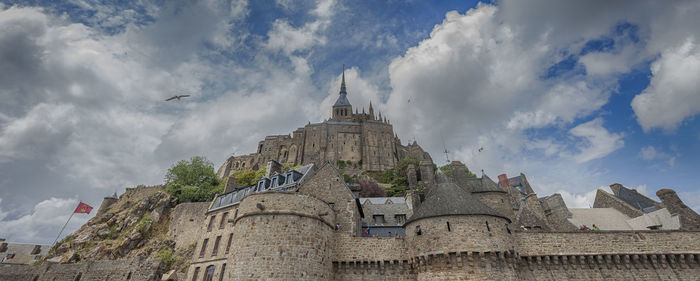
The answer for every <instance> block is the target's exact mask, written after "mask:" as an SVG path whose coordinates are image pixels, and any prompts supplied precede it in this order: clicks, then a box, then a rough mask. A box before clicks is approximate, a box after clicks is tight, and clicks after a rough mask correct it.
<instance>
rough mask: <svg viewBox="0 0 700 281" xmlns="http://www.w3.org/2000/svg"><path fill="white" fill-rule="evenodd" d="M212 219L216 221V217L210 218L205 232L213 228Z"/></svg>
mask: <svg viewBox="0 0 700 281" xmlns="http://www.w3.org/2000/svg"><path fill="white" fill-rule="evenodd" d="M214 219H216V215H213V216H211V218H209V225H208V226H207V232H209V231H211V229H212V228H214Z"/></svg>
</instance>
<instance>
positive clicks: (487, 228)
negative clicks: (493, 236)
mask: <svg viewBox="0 0 700 281" xmlns="http://www.w3.org/2000/svg"><path fill="white" fill-rule="evenodd" d="M486 230H488V231H489V232H491V227H490V226H489V222H488V221H487V222H486Z"/></svg>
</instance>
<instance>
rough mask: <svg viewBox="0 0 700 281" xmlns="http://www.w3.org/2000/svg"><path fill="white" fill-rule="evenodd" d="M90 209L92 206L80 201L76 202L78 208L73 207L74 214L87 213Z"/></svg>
mask: <svg viewBox="0 0 700 281" xmlns="http://www.w3.org/2000/svg"><path fill="white" fill-rule="evenodd" d="M90 211H92V206H90V205H88V204H85V203H83V202H80V204H78V208H75V211H73V213H74V214H89V213H90Z"/></svg>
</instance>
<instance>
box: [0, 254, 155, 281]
mask: <svg viewBox="0 0 700 281" xmlns="http://www.w3.org/2000/svg"><path fill="white" fill-rule="evenodd" d="M162 268H163V264H162V263H161V261H160V260H151V259H142V258H133V259H122V260H116V261H110V260H103V261H85V262H82V263H78V264H56V263H45V264H44V265H41V266H33V265H15V264H0V280H3V281H4V280H8V281H10V280H12V281H19V280H27V281H30V280H39V281H44V280H50V281H75V280H83V281H97V280H99V281H121V280H129V281H152V280H160V275H161V274H162Z"/></svg>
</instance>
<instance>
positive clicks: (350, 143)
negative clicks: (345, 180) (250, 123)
mask: <svg viewBox="0 0 700 281" xmlns="http://www.w3.org/2000/svg"><path fill="white" fill-rule="evenodd" d="M331 111H332V117H331V118H330V119H328V120H325V121H323V122H321V123H309V124H307V125H306V126H304V127H303V128H298V129H296V130H295V131H294V132H293V133H292V134H291V136H290V135H276V136H267V137H265V139H264V140H262V141H260V142H259V143H258V148H257V151H256V152H255V153H251V154H248V155H241V156H233V157H230V158H229V159H227V160H226V161H225V162H224V164H223V165H222V166H221V167H220V168H219V169H218V171H217V175H218V176H219V177H220V178H225V177H227V176H228V175H229V174H230V173H231V171H236V170H257V169H259V168H261V167H262V166H263V165H265V164H266V163H267V161H269V160H275V161H277V162H279V163H282V164H292V165H307V164H310V163H324V162H331V163H338V162H339V161H343V162H345V163H347V166H349V167H356V168H357V169H361V170H365V171H383V170H387V169H391V168H394V166H395V165H396V163H397V162H398V160H399V159H401V158H403V157H410V158H415V159H418V160H426V159H427V160H429V161H431V162H432V159H430V155H428V154H427V153H425V152H424V151H423V150H422V149H421V148H420V147H419V146H418V145H417V144H416V143H415V142H414V143H413V144H410V145H407V146H404V145H402V144H401V140H399V138H398V136H397V135H396V134H395V133H394V129H393V127H392V125H391V123H390V122H389V121H388V120H387V118H386V116H382V113H381V112H378V114H375V112H374V108H373V106H372V103H371V102H370V105H369V111H368V112H365V109H364V108H363V109H362V112H360V111H359V110H358V109H357V108H355V109H354V111H355V112H354V113H353V107H352V105H351V104H350V101H349V100H348V93H347V88H346V86H345V73H344V72H343V76H342V82H341V86H340V93H339V95H338V99H337V100H336V101H335V104H333V107H332V108H331Z"/></svg>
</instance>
